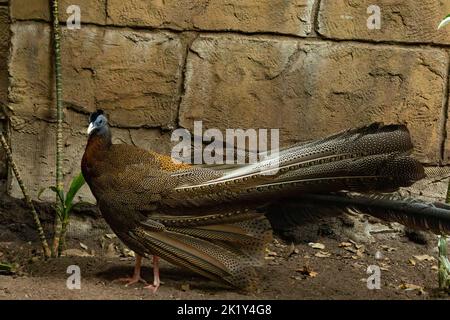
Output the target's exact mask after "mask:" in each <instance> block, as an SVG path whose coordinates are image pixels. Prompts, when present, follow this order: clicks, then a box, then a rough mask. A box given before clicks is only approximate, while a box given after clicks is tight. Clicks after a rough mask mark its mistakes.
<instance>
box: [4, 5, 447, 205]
mask: <svg viewBox="0 0 450 320" xmlns="http://www.w3.org/2000/svg"><path fill="white" fill-rule="evenodd" d="M0 2H1V1H0ZM72 4H76V5H79V6H80V8H81V23H82V27H81V29H80V30H68V29H67V28H66V27H65V21H66V19H67V18H68V14H67V13H66V8H67V7H68V6H69V5H72ZM373 4H376V5H378V6H379V7H380V9H381V28H380V29H379V30H377V29H375V30H370V29H369V28H368V27H367V19H368V17H369V15H370V14H368V13H367V8H368V7H369V6H370V5H373ZM449 12H450V2H448V1H447V2H446V1H435V0H410V1H393V0H359V1H354V0H340V1H334V0H333V1H331V0H330V1H328V0H322V1H319V0H315V1H314V0H291V1H286V0H270V1H269V0H261V1H250V0H249V1H237V0H225V1H222V0H197V1H193V0H184V1H175V0H166V1H161V0H153V1H150V0H128V1H123V0H61V1H60V19H61V22H62V26H63V38H62V64H63V77H64V89H63V97H64V103H65V106H66V112H65V123H64V137H65V146H66V148H65V159H64V167H65V174H66V177H67V181H68V179H69V178H70V177H71V176H73V175H74V174H77V173H78V172H79V170H80V169H79V166H80V158H81V155H82V153H83V149H84V145H85V142H86V135H85V133H84V132H85V130H86V126H87V114H88V113H89V112H92V111H93V110H95V109H97V108H102V109H104V110H106V112H107V113H108V115H109V117H110V121H111V123H112V126H113V131H114V132H113V133H114V137H115V138H114V139H115V140H116V141H122V142H125V143H133V144H136V145H139V146H142V147H145V148H148V149H150V148H151V149H155V150H157V151H160V152H169V150H170V143H169V140H170V132H171V130H173V129H174V128H177V127H185V128H189V129H191V128H192V125H193V121H194V120H203V123H204V126H205V127H218V128H239V127H242V128H250V127H252V128H280V130H281V131H280V137H281V140H282V143H283V144H287V143H293V142H297V141H304V140H307V139H311V138H317V137H321V136H323V135H326V134H330V133H334V132H336V131H339V130H343V129H346V128H348V127H353V126H358V125H362V124H367V123H370V122H373V121H384V122H387V123H405V124H407V125H408V127H409V129H410V130H411V133H412V137H413V140H414V142H415V145H416V150H415V155H416V156H417V157H418V158H419V159H420V161H422V162H423V163H425V164H427V165H438V164H446V163H447V162H448V159H449V157H450V154H449V151H450V144H449V141H448V139H446V137H447V130H448V128H450V126H448V125H447V118H448V117H447V110H448V103H449V101H448V90H449V85H448V83H449V51H448V49H449V48H450V28H444V29H443V30H439V31H437V30H436V26H437V25H438V23H439V21H440V20H441V19H442V18H443V17H444V16H445V15H446V14H447V13H449ZM10 15H11V19H12V24H11V32H12V40H11V45H12V50H11V56H10V60H9V73H10V83H9V106H10V107H11V109H12V116H11V118H10V120H11V139H12V147H13V152H14V155H15V157H16V159H17V162H18V163H19V165H20V169H21V170H22V172H23V176H24V178H25V182H26V183H27V185H29V186H30V189H31V191H32V193H33V194H34V195H35V194H36V193H37V192H38V190H39V189H40V188H41V187H42V186H49V185H51V184H52V183H53V174H54V158H55V157H54V130H55V122H54V119H55V112H54V89H53V87H54V85H53V71H52V67H51V65H52V62H51V61H52V60H51V54H50V49H49V48H50V45H51V43H50V25H49V9H48V0H32V1H31V0H11V4H10ZM0 23H1V7H0ZM0 53H1V52H0ZM0 71H1V66H0ZM1 81H2V80H1V77H0V88H1V83H2V82H1ZM11 193H12V194H13V195H16V196H17V195H19V191H18V188H17V186H16V185H15V184H14V183H13V184H12V187H11ZM47 196H48V197H50V196H51V197H52V198H53V197H54V196H53V195H51V194H47ZM84 196H85V197H88V191H87V190H86V191H85V193H84Z"/></svg>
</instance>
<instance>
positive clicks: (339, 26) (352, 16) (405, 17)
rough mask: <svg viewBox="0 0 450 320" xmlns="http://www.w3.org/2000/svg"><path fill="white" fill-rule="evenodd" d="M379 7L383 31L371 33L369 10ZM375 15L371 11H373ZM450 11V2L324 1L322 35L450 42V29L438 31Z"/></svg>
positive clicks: (320, 11)
mask: <svg viewBox="0 0 450 320" xmlns="http://www.w3.org/2000/svg"><path fill="white" fill-rule="evenodd" d="M371 5H378V6H379V8H380V10H381V28H380V29H378V30H377V29H374V30H370V29H369V28H368V27H367V19H368V18H369V17H370V16H371V13H367V11H368V7H369V6H371ZM371 12H372V11H371ZM449 12H450V2H448V1H435V0H408V1H393V0H379V1H372V0H340V1H321V2H320V10H319V15H318V26H319V33H320V34H322V35H324V36H326V37H330V38H336V39H364V40H375V41H401V42H427V43H428V42H430V43H441V44H443V43H445V44H449V43H450V29H449V28H443V29H441V30H437V26H438V24H439V22H440V21H441V20H442V19H443V18H444V17H445V15H447V14H448V13H449Z"/></svg>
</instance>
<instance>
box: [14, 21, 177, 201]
mask: <svg viewBox="0 0 450 320" xmlns="http://www.w3.org/2000/svg"><path fill="white" fill-rule="evenodd" d="M12 30H13V38H12V59H11V61H10V64H9V70H10V74H11V84H10V95H9V98H10V104H9V105H10V107H11V108H12V110H13V116H12V118H11V125H12V126H11V127H12V128H11V140H12V149H13V153H14V156H15V159H16V161H17V163H18V164H19V169H20V170H21V172H22V176H23V179H24V181H25V183H26V185H27V186H28V187H29V189H30V193H31V194H32V196H33V197H35V196H36V194H37V192H38V191H39V190H40V188H41V187H45V186H50V185H52V184H53V183H54V177H53V175H54V161H55V150H54V148H55V146H54V141H55V123H54V108H55V107H54V97H53V95H54V93H53V91H54V89H53V86H54V85H53V81H51V79H52V78H53V71H52V68H51V67H50V66H51V56H50V54H49V44H50V39H49V27H48V26H47V25H45V24H44V23H35V22H33V23H28V22H17V23H15V24H14V25H13V26H12ZM182 52H184V48H183V45H182V43H181V42H180V40H179V39H178V38H177V37H176V36H174V35H172V34H169V33H152V32H144V31H138V32H136V31H130V30H115V29H106V30H103V29H101V28H97V27H84V28H82V30H80V31H75V32H72V31H69V30H64V31H63V40H62V59H63V60H62V65H63V88H64V90H63V100H64V102H65V104H66V106H67V107H68V110H67V111H66V118H65V124H64V127H65V128H64V137H65V138H64V139H65V140H64V141H65V151H64V152H65V158H64V170H65V174H66V184H69V181H70V179H71V178H72V177H73V176H74V175H76V174H78V172H79V171H80V159H81V156H82V154H83V151H84V146H85V144H86V138H87V137H86V135H85V131H86V126H87V116H86V115H84V114H81V113H79V112H74V111H73V110H75V111H81V112H83V113H84V112H91V111H93V110H95V109H96V108H102V109H104V110H105V111H106V112H107V113H108V115H109V118H110V122H111V123H112V124H113V125H114V126H119V127H126V128H133V127H134V128H137V129H134V130H129V129H115V128H114V135H115V139H116V141H124V142H126V143H129V144H132V143H134V144H136V145H139V146H143V147H145V148H147V149H150V148H152V149H156V150H159V151H161V152H166V153H168V152H169V151H170V147H169V142H170V136H167V135H163V134H162V133H161V132H160V129H145V128H141V127H157V126H158V127H159V126H161V127H169V126H172V125H173V124H174V123H175V120H176V115H177V107H178V100H179V98H178V92H179V89H180V86H181V83H179V81H180V77H181V71H180V70H181V64H182V61H183V58H182V54H181V53H182ZM113 110H114V111H113ZM139 128H140V129H139ZM11 194H12V195H14V196H20V190H19V188H18V186H17V184H16V182H15V181H13V185H12V187H11ZM81 195H82V197H84V199H91V198H90V192H89V191H88V189H85V190H84V191H83V192H82V193H81ZM53 198H54V195H52V194H51V192H50V191H47V192H46V193H44V195H43V199H53Z"/></svg>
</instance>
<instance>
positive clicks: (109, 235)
mask: <svg viewBox="0 0 450 320" xmlns="http://www.w3.org/2000/svg"><path fill="white" fill-rule="evenodd" d="M105 237H106V238H108V239H114V238H117V236H116V235H115V234H114V233H107V234H105Z"/></svg>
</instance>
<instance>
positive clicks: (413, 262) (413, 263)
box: [408, 259, 416, 266]
mask: <svg viewBox="0 0 450 320" xmlns="http://www.w3.org/2000/svg"><path fill="white" fill-rule="evenodd" d="M408 262H409V263H410V264H411V265H413V266H415V265H416V261H414V259H409V260H408Z"/></svg>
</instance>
